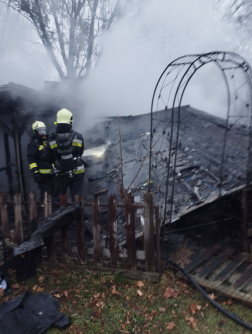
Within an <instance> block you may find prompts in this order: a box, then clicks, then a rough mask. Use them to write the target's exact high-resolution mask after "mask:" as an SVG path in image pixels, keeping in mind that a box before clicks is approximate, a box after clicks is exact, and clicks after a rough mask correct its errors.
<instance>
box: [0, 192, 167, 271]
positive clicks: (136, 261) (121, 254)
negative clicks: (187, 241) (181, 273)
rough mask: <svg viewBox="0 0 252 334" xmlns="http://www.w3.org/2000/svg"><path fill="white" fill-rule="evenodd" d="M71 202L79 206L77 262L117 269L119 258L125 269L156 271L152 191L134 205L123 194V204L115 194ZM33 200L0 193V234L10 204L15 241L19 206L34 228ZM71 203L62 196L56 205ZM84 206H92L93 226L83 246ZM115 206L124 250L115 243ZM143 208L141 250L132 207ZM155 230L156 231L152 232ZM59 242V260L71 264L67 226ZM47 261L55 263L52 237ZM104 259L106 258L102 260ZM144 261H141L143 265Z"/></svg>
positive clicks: (47, 209)
mask: <svg viewBox="0 0 252 334" xmlns="http://www.w3.org/2000/svg"><path fill="white" fill-rule="evenodd" d="M75 202H76V203H80V205H81V208H82V210H81V216H80V217H79V218H78V219H77V220H76V241H77V250H78V254H77V255H78V260H79V262H81V264H84V265H88V264H90V263H92V264H93V265H94V266H96V267H103V266H104V265H106V266H110V267H111V268H118V267H119V263H120V260H121V259H123V263H124V266H125V267H126V268H127V270H131V271H136V270H137V269H139V268H140V269H141V270H145V271H147V272H153V273H154V272H159V273H160V270H161V268H160V241H159V229H160V218H159V208H158V206H156V205H153V197H152V194H150V193H146V194H144V203H143V205H141V204H135V203H134V196H133V195H131V194H127V195H126V196H125V199H124V203H123V204H122V203H117V196H116V195H110V196H109V197H108V203H100V199H99V197H97V198H94V199H93V201H92V203H84V201H83V196H82V195H76V197H75ZM37 204H38V203H37V202H36V196H35V194H34V193H30V194H29V200H28V202H22V201H21V195H20V194H15V196H14V201H7V194H6V193H0V211H1V222H2V227H1V229H2V234H3V236H4V237H8V236H9V235H10V227H9V217H8V206H10V205H13V206H14V219H15V237H16V242H17V243H18V244H21V243H23V241H24V233H23V218H22V213H23V207H24V205H26V207H28V215H29V222H30V226H31V227H32V230H33V231H34V230H35V229H36V228H37V227H38V225H37V220H38V219H37V218H38V217H37ZM43 205H44V217H45V218H46V217H47V216H48V215H50V214H51V213H52V199H51V196H50V195H48V194H47V193H46V194H45V198H44V203H43ZM63 205H65V206H67V205H71V204H68V203H67V198H66V196H60V200H59V206H63ZM87 207H91V208H92V225H93V248H87V247H86V245H85V225H84V210H85V208H87ZM101 208H107V210H108V237H109V248H105V247H104V246H103V245H102V240H101V232H100V231H101V228H100V210H101ZM117 208H122V210H123V213H124V216H125V218H126V240H125V241H124V242H123V243H122V244H126V245H127V249H123V248H122V247H121V244H120V243H119V242H118V233H117V225H118V222H117ZM139 208H141V209H144V227H143V236H144V241H143V244H144V247H143V248H144V249H143V250H137V249H136V232H135V210H136V209H139ZM156 232H157V233H156ZM61 245H62V259H61V261H62V262H63V263H65V264H69V265H70V264H71V262H72V261H71V252H70V242H69V233H68V227H64V228H62V229H61ZM46 248H47V261H48V262H49V263H52V264H53V263H55V262H56V256H55V243H54V237H52V238H51V239H50V240H47V243H46ZM105 258H106V259H108V258H110V261H109V262H108V261H107V262H106V261H105ZM143 263H144V264H143Z"/></svg>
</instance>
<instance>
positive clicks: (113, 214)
mask: <svg viewBox="0 0 252 334" xmlns="http://www.w3.org/2000/svg"><path fill="white" fill-rule="evenodd" d="M108 210H109V212H108V219H109V221H108V229H109V250H110V258H111V264H112V266H116V267H118V265H119V248H118V234H117V202H116V195H110V196H109V198H108Z"/></svg>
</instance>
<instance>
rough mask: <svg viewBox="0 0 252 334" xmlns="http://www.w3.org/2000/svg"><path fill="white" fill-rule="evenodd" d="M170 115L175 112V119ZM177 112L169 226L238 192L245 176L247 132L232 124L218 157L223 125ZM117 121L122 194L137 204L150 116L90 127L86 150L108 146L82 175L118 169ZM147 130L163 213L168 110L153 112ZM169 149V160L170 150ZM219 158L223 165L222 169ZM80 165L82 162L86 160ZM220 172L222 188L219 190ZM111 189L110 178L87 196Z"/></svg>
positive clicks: (189, 111)
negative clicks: (99, 143) (97, 144)
mask: <svg viewBox="0 0 252 334" xmlns="http://www.w3.org/2000/svg"><path fill="white" fill-rule="evenodd" d="M176 112H177V111H176V110H175V114H176ZM180 112H181V114H180V115H181V122H180V135H179V145H178V148H177V163H176V167H175V189H174V205H173V212H172V221H175V220H176V219H178V218H179V217H181V216H182V215H185V214H186V213H188V212H190V211H192V210H194V209H196V208H198V207H201V206H202V205H205V204H207V203H210V202H212V201H215V200H216V199H217V198H219V196H224V195H226V194H229V193H231V192H233V191H235V190H237V189H240V188H242V187H243V186H244V185H245V183H246V175H247V152H248V151H247V148H248V144H249V142H248V140H249V138H248V133H249V131H248V128H247V127H246V126H245V125H243V124H239V123H237V124H235V125H233V126H232V127H231V128H230V129H229V131H228V132H227V137H226V146H225V151H223V142H224V137H225V129H226V120H224V119H222V118H220V117H217V116H214V115H210V114H208V113H206V112H203V111H200V110H197V109H195V108H193V107H191V106H189V105H187V106H182V107H181V110H180ZM118 121H119V122H120V132H121V146H122V158H123V175H124V177H123V182H124V189H128V190H129V191H132V192H133V193H134V195H135V196H138V199H139V197H140V200H142V198H143V192H145V191H146V190H147V181H148V175H149V158H148V157H147V158H146V159H145V160H144V158H145V157H146V156H147V155H148V151H149V140H150V133H149V132H150V114H143V115H137V116H128V117H119V118H110V119H108V120H105V121H102V122H100V123H98V124H96V125H95V126H94V128H92V129H91V130H90V131H89V132H88V133H87V134H86V136H85V139H86V148H88V147H89V145H90V146H93V145H92V143H93V142H95V141H96V140H98V139H102V140H104V141H105V142H109V145H108V147H107V150H106V152H105V155H104V157H103V158H102V159H101V158H100V160H99V159H98V160H99V161H98V160H97V159H94V158H93V159H91V158H90V161H89V163H90V165H91V166H92V164H93V167H91V168H87V174H88V177H91V178H92V177H93V176H94V173H96V172H97V171H99V176H102V175H103V176H104V175H105V174H106V173H107V172H109V171H111V170H112V169H120V145H119V132H118ZM153 129H154V133H153V143H155V142H157V144H156V145H155V147H154V148H153V155H152V177H151V181H152V191H153V194H154V200H155V202H156V203H159V204H160V206H162V207H163V208H164V203H165V200H164V198H165V189H166V184H167V179H166V175H167V173H166V171H167V158H168V153H169V138H170V137H169V136H170V132H171V111H170V110H163V111H159V112H156V113H155V114H154V115H153ZM171 149H172V159H173V158H174V154H175V146H174V147H172V148H171ZM223 154H224V157H225V159H224V161H225V163H224V165H223V166H222V156H223ZM85 159H86V160H87V157H86V158H85ZM97 161H98V162H97ZM97 164H99V168H98V167H97ZM97 168H98V169H97ZM221 170H222V172H223V185H222V187H221V189H220V175H221ZM173 172H174V170H172V171H171V174H170V179H169V192H168V201H169V199H170V198H171V191H172V182H173V180H172V175H173ZM137 173H138V175H137ZM136 175H137V177H136V178H135V176H136ZM93 179H94V178H93ZM115 184H116V180H115V177H114V176H113V175H109V176H108V177H107V178H105V179H104V180H103V181H102V182H101V183H100V184H99V185H97V186H96V187H94V188H93V190H94V191H98V190H99V187H100V188H104V187H105V188H109V189H113V190H111V193H112V192H114V191H115V189H116V187H115ZM168 208H169V204H168Z"/></svg>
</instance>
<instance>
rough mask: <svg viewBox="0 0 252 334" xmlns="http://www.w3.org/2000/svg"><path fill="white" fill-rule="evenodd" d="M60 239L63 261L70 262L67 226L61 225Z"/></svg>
mask: <svg viewBox="0 0 252 334" xmlns="http://www.w3.org/2000/svg"><path fill="white" fill-rule="evenodd" d="M61 241H62V256H63V261H64V262H65V263H70V262H71V257H70V243H69V236H68V227H63V228H62V229H61Z"/></svg>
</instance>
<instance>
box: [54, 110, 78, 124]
mask: <svg viewBox="0 0 252 334" xmlns="http://www.w3.org/2000/svg"><path fill="white" fill-rule="evenodd" d="M56 117H57V118H56V122H55V123H54V124H61V123H63V124H70V125H72V124H73V118H74V117H73V114H72V113H71V111H69V110H67V109H65V108H64V109H61V110H59V111H58V112H57V116H56Z"/></svg>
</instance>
